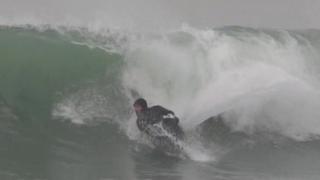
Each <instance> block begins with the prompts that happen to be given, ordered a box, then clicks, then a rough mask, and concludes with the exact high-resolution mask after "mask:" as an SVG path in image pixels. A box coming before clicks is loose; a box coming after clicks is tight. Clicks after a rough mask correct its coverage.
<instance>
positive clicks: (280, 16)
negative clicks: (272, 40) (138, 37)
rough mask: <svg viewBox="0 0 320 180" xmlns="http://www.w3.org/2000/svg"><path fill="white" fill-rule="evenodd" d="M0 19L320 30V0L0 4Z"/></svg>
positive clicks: (2, 0)
mask: <svg viewBox="0 0 320 180" xmlns="http://www.w3.org/2000/svg"><path fill="white" fill-rule="evenodd" d="M0 17H2V18H3V17H4V18H9V19H12V20H16V19H21V18H28V17H36V18H37V19H40V20H41V21H42V22H46V23H60V22H61V23H63V22H66V21H67V22H75V23H78V24H88V23H95V24H100V25H105V26H120V27H122V26H123V27H140V28H159V27H176V26H180V25H181V23H188V24H190V25H192V26H196V27H219V26H224V25H240V26H251V27H267V28H285V29H297V28H299V29H304V28H318V29H320V20H319V18H320V0H0Z"/></svg>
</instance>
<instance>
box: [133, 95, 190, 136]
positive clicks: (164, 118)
mask: <svg viewBox="0 0 320 180" xmlns="http://www.w3.org/2000/svg"><path fill="white" fill-rule="evenodd" d="M133 107H134V110H135V112H136V115H137V126H138V128H139V130H140V131H141V132H144V133H146V134H147V135H149V136H154V134H152V132H151V131H150V127H152V126H153V125H155V124H159V123H162V127H163V129H165V130H166V131H167V132H168V133H170V134H171V135H173V136H174V137H176V138H178V139H183V136H184V133H183V131H182V129H181V128H180V127H179V125H178V123H179V118H178V117H176V116H175V114H174V112H173V111H170V110H168V109H165V108H164V107H162V106H159V105H157V106H152V107H148V104H147V101H146V100H145V99H143V98H140V99H137V100H136V101H135V102H134V104H133Z"/></svg>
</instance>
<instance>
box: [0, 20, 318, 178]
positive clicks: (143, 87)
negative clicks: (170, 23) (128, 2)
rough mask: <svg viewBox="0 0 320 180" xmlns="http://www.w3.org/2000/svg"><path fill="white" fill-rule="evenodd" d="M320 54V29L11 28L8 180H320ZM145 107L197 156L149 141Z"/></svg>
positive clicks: (3, 62) (1, 54) (4, 91)
mask: <svg viewBox="0 0 320 180" xmlns="http://www.w3.org/2000/svg"><path fill="white" fill-rule="evenodd" d="M319 53H320V31H318V30H300V31H287V30H273V29H253V28H246V27H235V26H230V27H222V28H215V29H197V28H193V27H189V26H183V27H181V28H179V29H177V30H174V31H168V32H161V33H160V32H157V33H155V32H154V33H143V32H130V31H124V30H119V29H99V30H92V29H88V28H85V27H73V26H55V27H53V26H50V25H47V26H39V25H37V26H36V25H3V26H1V27H0V143H1V146H0V179H1V180H21V179H23V180H24V179H27V180H29V179H30V180H111V179H128V180H132V179H168V180H169V179H175V180H176V179H181V180H194V179H208V180H212V179H214V180H251V179H252V180H269V179H272V180H273V179H279V180H280V179H281V180H292V179H296V180H300V179H301V180H302V179H303V180H313V179H314V180H316V179H319V178H320V139H319V137H320V136H319V135H320V111H319V109H320V93H319V88H320V62H319V60H320V58H319V57H320V54H319ZM137 97H144V98H146V99H147V100H148V102H149V104H150V105H157V104H160V105H162V106H164V107H167V108H169V109H171V110H173V111H174V112H175V113H176V114H177V116H179V117H180V123H181V126H182V127H183V129H184V130H185V132H186V135H187V138H186V140H185V141H184V142H179V143H180V144H181V146H183V151H184V153H185V154H187V157H180V156H175V155H168V154H165V153H161V152H158V151H157V150H155V149H154V148H153V147H152V146H150V144H149V143H148V142H147V141H145V139H143V138H142V137H141V136H140V134H139V131H138V130H137V127H136V124H135V118H136V117H135V114H134V112H133V110H132V107H131V105H132V103H133V101H134V100H135V98H137ZM217 115H221V117H222V119H223V124H215V123H212V121H210V120H207V119H209V118H211V117H216V116H217ZM206 120H207V121H206Z"/></svg>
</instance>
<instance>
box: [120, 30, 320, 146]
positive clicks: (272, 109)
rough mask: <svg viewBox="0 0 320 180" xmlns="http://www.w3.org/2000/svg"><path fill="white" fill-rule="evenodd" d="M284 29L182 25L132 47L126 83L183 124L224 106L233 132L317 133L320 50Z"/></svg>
mask: <svg viewBox="0 0 320 180" xmlns="http://www.w3.org/2000/svg"><path fill="white" fill-rule="evenodd" d="M299 38H300V40H298V39H297V38H295V37H293V36H292V35H290V34H289V33H287V32H278V33H277V36H271V35H269V34H268V33H264V32H262V31H261V32H258V31H257V32H249V31H248V32H245V31H243V32H240V31H238V32H236V31H234V34H233V35H228V34H227V33H224V32H223V31H214V30H197V29H193V28H189V27H184V28H183V29H182V31H180V32H177V33H171V34H169V35H163V36H161V37H158V38H153V39H152V38H149V39H143V40H141V41H138V42H137V41H135V42H134V43H132V44H130V45H129V48H128V50H127V52H126V54H125V57H126V63H127V66H126V69H125V70H124V76H123V84H124V86H125V87H126V88H128V89H133V90H135V91H137V92H139V94H140V95H141V96H142V97H144V98H146V99H147V100H148V101H149V102H150V104H151V105H154V104H161V105H164V106H165V107H168V108H170V109H172V110H174V111H175V112H176V113H177V115H178V116H179V117H181V119H182V121H181V122H182V125H183V126H184V128H186V129H192V128H193V127H194V126H195V125H197V124H199V123H201V122H202V121H203V120H205V119H206V118H209V117H211V116H214V115H217V114H219V113H222V112H227V114H228V115H227V116H228V117H229V123H230V124H231V126H232V127H233V129H234V130H235V131H243V132H246V133H254V132H256V131H270V132H273V133H278V134H282V135H284V136H287V137H290V138H293V139H295V140H307V139H310V138H312V137H315V136H318V135H320V128H319V127H320V120H319V119H320V112H319V110H318V109H319V108H320V103H319V102H320V94H319V91H318V89H319V85H318V84H319V80H318V78H317V76H318V71H317V69H318V66H319V65H318V64H315V63H314V62H315V61H316V60H317V59H318V57H319V56H318V50H317V49H314V48H313V47H312V46H311V45H310V44H309V43H308V41H309V40H307V39H303V38H302V37H299Z"/></svg>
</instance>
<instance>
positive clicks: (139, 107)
mask: <svg viewBox="0 0 320 180" xmlns="http://www.w3.org/2000/svg"><path fill="white" fill-rule="evenodd" d="M133 107H134V110H135V111H136V113H140V112H141V111H143V110H145V109H147V108H148V104H147V101H146V100H145V99H143V98H139V99H137V100H136V101H135V102H134V104H133Z"/></svg>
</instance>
